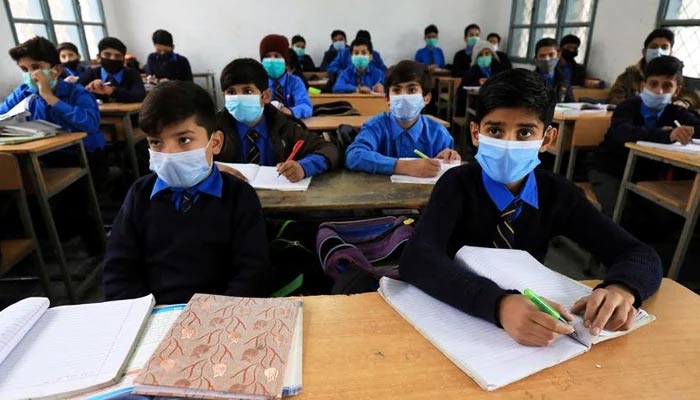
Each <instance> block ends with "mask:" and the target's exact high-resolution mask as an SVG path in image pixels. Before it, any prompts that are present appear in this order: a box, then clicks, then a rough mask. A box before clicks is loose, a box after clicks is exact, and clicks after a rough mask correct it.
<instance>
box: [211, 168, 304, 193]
mask: <svg viewBox="0 0 700 400" xmlns="http://www.w3.org/2000/svg"><path fill="white" fill-rule="evenodd" d="M217 164H219V165H226V166H229V167H231V168H233V169H236V170H237V171H238V172H240V173H241V174H243V176H245V177H246V179H248V183H250V185H251V186H252V187H254V188H256V189H270V190H281V191H286V192H290V191H299V192H304V191H306V190H307V189H308V188H309V185H310V184H311V177H309V178H305V179H302V180H300V181H299V182H290V181H289V179H287V178H286V177H284V176H279V173H278V172H277V169H276V168H275V167H265V166H260V165H258V164H236V163H219V162H217Z"/></svg>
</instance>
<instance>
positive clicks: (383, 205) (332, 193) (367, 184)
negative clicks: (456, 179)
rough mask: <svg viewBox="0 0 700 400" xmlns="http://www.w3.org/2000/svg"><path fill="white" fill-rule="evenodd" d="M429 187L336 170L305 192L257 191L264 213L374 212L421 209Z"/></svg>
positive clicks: (362, 173)
mask: <svg viewBox="0 0 700 400" xmlns="http://www.w3.org/2000/svg"><path fill="white" fill-rule="evenodd" d="M432 190H433V185H419V184H409V183H391V181H390V179H389V177H388V176H386V175H371V174H366V173H364V172H352V171H347V170H338V171H333V172H329V173H326V174H323V175H320V176H315V177H313V178H312V179H311V186H309V189H308V190H307V191H305V192H282V191H276V190H258V191H257V193H258V197H259V198H260V203H261V204H262V208H263V210H265V211H266V212H307V211H334V210H378V209H388V208H401V209H418V208H422V207H425V205H426V204H428V199H429V198H430V192H432Z"/></svg>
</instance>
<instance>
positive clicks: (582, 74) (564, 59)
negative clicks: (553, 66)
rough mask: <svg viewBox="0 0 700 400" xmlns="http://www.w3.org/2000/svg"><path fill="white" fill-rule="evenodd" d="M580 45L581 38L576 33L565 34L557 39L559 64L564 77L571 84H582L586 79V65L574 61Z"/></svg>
mask: <svg viewBox="0 0 700 400" xmlns="http://www.w3.org/2000/svg"><path fill="white" fill-rule="evenodd" d="M579 47H581V39H579V38H578V36H576V35H566V36H564V37H563V38H561V40H560V41H559V50H560V52H561V57H560V58H559V66H560V67H561V72H562V73H563V74H564V79H565V80H567V81H569V82H571V85H573V86H583V82H584V81H585V80H586V67H584V66H583V65H581V64H579V63H577V62H576V57H578V49H579Z"/></svg>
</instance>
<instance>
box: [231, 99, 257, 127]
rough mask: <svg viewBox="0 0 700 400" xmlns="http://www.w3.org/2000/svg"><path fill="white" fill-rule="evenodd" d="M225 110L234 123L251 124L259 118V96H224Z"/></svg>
mask: <svg viewBox="0 0 700 400" xmlns="http://www.w3.org/2000/svg"><path fill="white" fill-rule="evenodd" d="M226 110H228V112H229V114H231V115H232V116H233V118H235V119H236V121H240V122H242V123H244V124H251V123H253V122H255V121H257V120H258V118H260V116H261V115H262V113H263V106H262V104H261V102H260V95H257V94H244V95H236V96H226Z"/></svg>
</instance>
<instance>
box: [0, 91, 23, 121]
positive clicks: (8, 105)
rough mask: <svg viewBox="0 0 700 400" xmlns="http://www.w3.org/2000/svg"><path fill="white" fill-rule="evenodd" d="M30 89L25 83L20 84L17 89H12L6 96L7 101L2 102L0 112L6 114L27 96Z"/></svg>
mask: <svg viewBox="0 0 700 400" xmlns="http://www.w3.org/2000/svg"><path fill="white" fill-rule="evenodd" d="M27 92H28V89H27V87H26V86H25V85H19V86H17V88H16V89H15V90H13V91H12V93H10V94H9V95H8V96H7V97H6V98H5V101H3V102H2V104H0V114H5V113H6V112H8V111H10V110H11V109H12V107H14V106H16V105H17V104H19V102H20V101H22V100H24V98H25V97H27Z"/></svg>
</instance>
